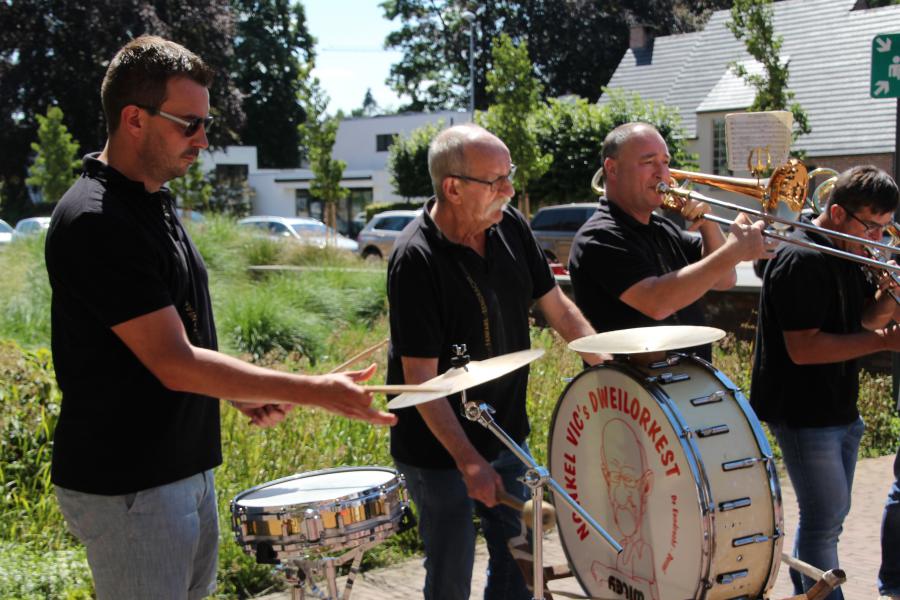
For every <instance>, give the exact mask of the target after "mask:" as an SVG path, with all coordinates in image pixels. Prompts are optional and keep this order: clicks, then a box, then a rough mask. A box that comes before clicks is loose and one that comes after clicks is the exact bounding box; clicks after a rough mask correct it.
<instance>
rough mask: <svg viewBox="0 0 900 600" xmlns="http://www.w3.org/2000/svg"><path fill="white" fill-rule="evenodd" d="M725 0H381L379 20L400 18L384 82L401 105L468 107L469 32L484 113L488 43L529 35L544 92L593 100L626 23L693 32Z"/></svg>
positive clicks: (623, 39)
mask: <svg viewBox="0 0 900 600" xmlns="http://www.w3.org/2000/svg"><path fill="white" fill-rule="evenodd" d="M730 5H731V3H730V1H729V0H699V1H693V2H688V1H685V0H642V1H641V2H631V1H625V0H615V1H613V0H572V1H561V0H520V1H518V2H484V3H474V2H470V1H468V0H385V1H384V2H382V4H381V6H382V8H383V9H384V14H385V18H387V19H389V20H397V21H399V29H397V30H395V31H393V32H391V33H390V34H389V35H388V36H387V38H386V39H385V46H386V47H388V48H395V49H399V50H400V51H401V52H403V57H402V58H401V60H400V61H399V62H398V63H396V64H395V65H393V66H392V67H391V74H390V77H389V79H388V83H389V85H390V86H391V87H392V88H393V89H394V90H395V91H396V92H397V93H398V94H400V95H402V96H406V97H409V98H410V99H411V101H410V102H409V104H408V105H406V106H404V107H402V108H401V110H417V111H418V110H435V109H441V108H458V107H464V106H467V105H468V98H469V34H470V32H472V33H473V34H474V42H475V44H474V45H475V52H474V63H475V70H474V71H475V73H474V74H475V107H476V108H477V109H479V110H484V109H486V108H487V107H488V105H489V104H490V103H491V98H490V93H489V92H487V91H486V86H487V79H486V73H488V72H489V71H490V70H491V68H492V63H491V42H492V40H493V39H495V38H496V37H497V36H498V35H499V34H500V33H507V34H508V35H509V36H510V37H511V38H512V39H513V41H515V42H520V41H523V40H527V42H528V47H529V52H530V54H531V58H532V60H533V61H534V67H535V73H536V76H537V77H538V79H539V80H540V82H541V83H542V84H543V86H544V93H545V97H551V98H552V97H557V96H562V95H568V94H574V95H578V96H582V97H584V98H587V99H589V100H591V101H594V100H596V99H597V98H598V97H599V95H600V88H601V87H602V86H603V85H605V84H606V82H607V81H609V78H610V77H611V76H612V73H613V70H614V69H615V68H616V65H617V64H618V63H619V60H620V59H621V58H622V55H623V54H624V53H625V50H626V49H627V48H628V31H629V23H630V22H632V21H639V22H643V23H652V24H653V25H654V26H655V32H656V34H657V35H667V34H669V33H679V32H684V31H692V30H694V29H696V28H697V27H698V26H700V25H702V23H703V22H705V19H706V17H708V15H709V14H710V12H711V10H713V9H716V8H724V7H728V6H730ZM476 7H477V8H476ZM467 8H468V9H470V10H473V11H474V13H475V21H474V22H473V23H472V25H471V26H470V25H469V23H467V22H466V21H465V20H464V19H462V17H461V14H462V12H463V11H464V10H466V9H467Z"/></svg>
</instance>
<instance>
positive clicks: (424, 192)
mask: <svg viewBox="0 0 900 600" xmlns="http://www.w3.org/2000/svg"><path fill="white" fill-rule="evenodd" d="M443 128H444V121H443V120H441V121H438V122H437V123H429V124H428V125H423V126H422V127H419V128H418V129H414V130H413V131H411V132H410V134H409V137H405V138H401V137H399V136H398V137H397V138H396V139H394V143H393V144H392V145H391V147H390V148H389V149H388V172H389V173H390V174H391V184H392V185H393V186H394V193H396V194H399V195H401V196H403V197H404V198H417V197H421V196H431V195H432V194H433V193H434V187H433V186H432V184H431V175H429V174H428V146H429V145H430V144H431V140H433V139H434V138H435V136H437V134H438V133H440V131H441V129H443Z"/></svg>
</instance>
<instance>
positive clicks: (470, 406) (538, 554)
mask: <svg viewBox="0 0 900 600" xmlns="http://www.w3.org/2000/svg"><path fill="white" fill-rule="evenodd" d="M461 402H462V411H463V414H464V415H465V416H466V418H467V419H469V420H470V421H476V422H478V423H479V424H480V425H482V426H483V427H485V428H486V429H487V430H488V431H490V432H491V433H493V434H494V435H495V436H496V437H497V439H499V440H500V441H501V442H503V444H504V445H505V446H506V447H507V448H509V449H510V451H511V452H512V453H513V454H515V455H516V457H517V458H518V459H519V460H520V461H522V463H524V464H525V466H527V467H528V470H527V471H526V473H525V478H524V483H525V485H527V486H528V487H530V488H531V500H532V506H533V510H534V513H533V516H532V538H533V548H534V550H533V551H534V561H533V562H534V568H533V573H534V575H533V583H534V585H533V588H532V589H533V590H534V594H535V597H534V600H543V598H544V592H543V590H544V569H543V527H542V523H541V515H542V510H541V502H542V500H543V494H544V491H543V488H544V486H549V487H551V488H552V489H553V491H554V492H556V493H557V495H558V496H559V497H560V498H562V499H563V501H564V502H565V503H566V504H568V505H569V507H570V508H572V510H574V511H575V512H577V513H578V515H579V516H580V517H581V518H582V519H583V520H584V522H585V523H586V524H587V525H588V526H589V527H590V528H591V529H593V530H594V531H595V532H596V533H597V534H598V535H600V537H602V538H603V539H604V540H605V541H606V543H607V544H609V545H610V546H611V547H612V548H613V550H615V551H616V552H617V553H618V552H622V546H621V545H619V542H617V541H616V540H615V539H613V537H612V536H611V535H610V534H609V533H607V531H606V530H605V529H603V527H601V526H600V524H599V523H597V521H596V520H595V519H594V518H593V517H592V516H590V515H589V514H588V513H587V511H585V510H584V508H582V507H581V505H580V504H578V503H577V502H576V501H575V500H574V499H573V498H572V497H571V496H570V495H569V494H568V492H566V490H565V489H564V488H563V486H561V485H560V484H559V482H557V481H556V480H555V479H553V478H552V477H551V476H550V472H549V471H548V470H547V469H546V468H545V467H542V466H540V465H539V464H537V462H536V461H535V460H534V458H533V457H532V456H531V455H530V454H528V453H527V452H526V451H525V450H523V449H522V447H521V446H519V444H517V443H516V442H515V440H513V439H512V438H511V437H509V434H507V433H506V432H505V431H503V428H502V427H500V426H499V425H497V422H496V421H494V418H493V417H492V416H491V415H492V414H493V413H494V412H495V411H494V408H493V407H492V406H490V405H489V404H487V403H484V402H482V403H480V404H479V403H475V402H468V401H467V400H466V392H465V390H463V391H462V393H461ZM537 594H540V596H538V595H537Z"/></svg>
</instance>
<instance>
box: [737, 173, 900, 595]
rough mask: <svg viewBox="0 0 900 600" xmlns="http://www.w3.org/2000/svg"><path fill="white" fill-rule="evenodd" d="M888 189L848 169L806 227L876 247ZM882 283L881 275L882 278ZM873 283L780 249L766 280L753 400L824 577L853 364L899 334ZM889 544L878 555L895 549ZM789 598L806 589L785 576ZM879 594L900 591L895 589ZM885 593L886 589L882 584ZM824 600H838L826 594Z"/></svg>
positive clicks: (827, 242) (799, 533)
mask: <svg viewBox="0 0 900 600" xmlns="http://www.w3.org/2000/svg"><path fill="white" fill-rule="evenodd" d="M898 202H900V197H898V191H897V185H896V184H895V183H894V181H893V180H892V179H891V178H890V176H888V174H887V173H885V172H884V171H882V170H880V169H878V168H876V167H873V166H857V167H853V168H852V169H849V170H847V171H844V172H843V173H842V174H841V175H840V176H839V177H838V179H837V182H836V183H835V186H834V190H833V191H832V193H831V196H830V198H829V200H828V204H827V206H826V208H825V210H824V211H823V212H822V213H821V214H820V215H819V216H817V217H815V219H813V221H812V223H813V224H814V225H817V226H818V227H821V228H823V229H829V230H832V231H836V232H839V233H844V234H849V235H853V236H856V237H858V238H867V239H869V240H875V241H880V240H881V237H882V233H883V231H884V227H885V226H886V225H888V224H889V223H890V222H891V220H892V219H893V216H894V211H895V210H896V209H897V206H898ZM794 235H795V236H796V237H797V239H798V240H801V241H806V242H814V243H816V244H820V245H823V246H827V247H834V248H837V249H839V250H844V251H847V252H851V253H855V254H863V252H864V248H863V246H862V244H861V243H858V242H853V241H844V240H840V239H832V238H830V237H827V236H825V235H823V234H822V233H819V232H816V231H810V230H807V229H798V230H797V231H796V232H795V233H794ZM881 275H884V273H883V272H882V273H881ZM877 283H878V285H877V286H876V285H875V284H873V283H870V282H869V281H868V280H867V278H866V276H865V273H864V269H863V268H862V267H860V265H859V264H857V263H855V262H853V261H850V260H846V259H842V258H839V257H835V256H831V255H829V254H825V253H822V252H819V251H817V250H814V249H810V248H806V247H802V246H800V245H797V244H782V246H781V248H779V250H778V252H777V253H776V255H775V258H773V259H772V260H771V261H769V264H768V265H766V266H765V272H764V274H763V286H762V293H761V295H760V303H759V323H758V325H757V329H756V350H755V357H754V361H753V378H752V383H751V390H750V402H751V404H752V406H753V409H754V410H755V411H756V414H757V415H758V416H759V418H760V419H761V420H763V421H766V422H768V424H769V429H770V430H771V431H772V433H773V434H774V435H775V438H776V439H777V440H778V445H779V446H780V447H781V451H782V455H783V456H784V465H785V467H786V469H787V472H788V475H789V476H790V478H791V483H792V484H793V487H794V490H795V491H796V494H797V502H798V504H799V506H800V521H799V523H798V525H797V529H796V531H795V536H794V548H793V553H794V556H796V557H797V558H799V559H801V560H803V561H805V562H807V563H810V564H812V565H813V566H815V567H817V568H819V569H822V570H823V571H828V570H830V569H837V568H838V567H839V561H838V551H837V543H838V537H839V535H840V533H841V528H842V526H843V522H844V518H845V517H846V516H847V513H848V512H849V511H850V496H851V488H852V485H853V472H854V469H855V467H856V456H857V450H858V449H859V443H860V439H861V438H862V435H863V431H864V429H865V424H864V423H863V421H862V419H860V417H859V412H858V411H857V407H856V403H857V396H858V393H859V365H858V363H857V359H858V358H859V357H861V356H864V355H866V354H871V353H873V352H878V351H881V350H894V351H897V350H900V330H898V329H897V327H896V326H892V327H887V328H886V326H887V325H888V323H890V321H891V320H894V321H897V320H898V318H900V309H898V305H897V303H896V302H895V301H894V300H893V299H892V298H891V296H890V294H888V293H885V292H884V291H883V290H882V289H879V288H884V287H887V286H889V285H891V280H890V278H888V277H881V278H880V279H879V280H878V281H877ZM898 544H900V542H898V538H897V536H894V537H893V539H888V540H886V549H887V550H886V556H888V555H891V554H892V555H893V556H895V557H896V556H897V554H898V552H900V546H898ZM791 579H792V580H793V582H794V588H795V591H794V593H795V594H802V593H803V591H804V590H807V589H809V587H810V586H811V585H812V584H813V583H814V581H813V580H812V579H810V578H808V577H805V576H804V577H803V578H802V580H801V577H800V574H799V573H797V572H795V571H791ZM887 585H890V586H892V587H890V588H887V589H883V590H882V591H884V592H885V593H887V592H890V593H891V594H897V593H898V592H900V581H896V582H892V583H890V584H887ZM887 585H886V586H885V587H887ZM828 598H829V600H840V599H841V598H843V593H842V592H841V590H840V589H838V590H835V591H834V592H832V593H831V594H830V595H829V596H828Z"/></svg>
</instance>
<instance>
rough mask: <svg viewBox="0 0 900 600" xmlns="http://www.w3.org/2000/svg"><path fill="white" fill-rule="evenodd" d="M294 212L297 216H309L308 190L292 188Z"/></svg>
mask: <svg viewBox="0 0 900 600" xmlns="http://www.w3.org/2000/svg"><path fill="white" fill-rule="evenodd" d="M294 214H295V215H297V216H298V217H308V216H309V190H294Z"/></svg>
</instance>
